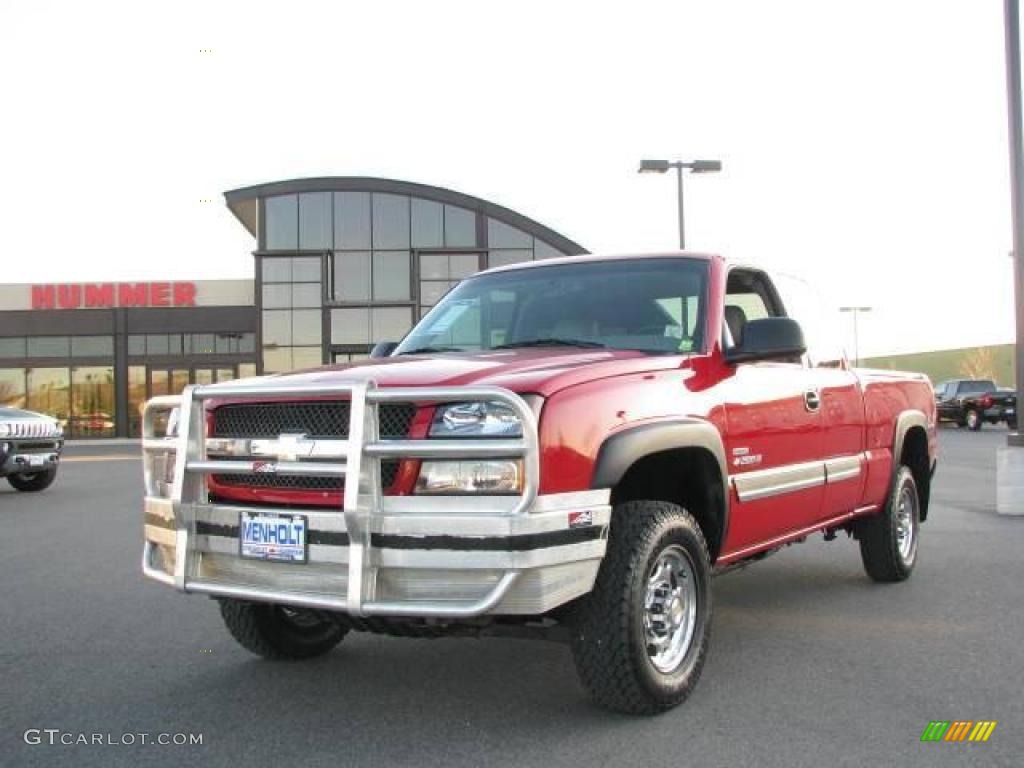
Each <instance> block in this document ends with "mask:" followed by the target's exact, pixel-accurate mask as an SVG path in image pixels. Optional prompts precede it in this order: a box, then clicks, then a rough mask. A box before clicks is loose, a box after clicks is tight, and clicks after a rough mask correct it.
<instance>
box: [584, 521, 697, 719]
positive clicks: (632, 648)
mask: <svg viewBox="0 0 1024 768" xmlns="http://www.w3.org/2000/svg"><path fill="white" fill-rule="evenodd" d="M710 571H711V567H710V562H709V557H708V549H707V544H706V543H705V540H704V535H703V533H702V532H701V529H700V527H699V526H698V525H697V522H696V521H695V520H694V519H693V517H692V516H691V515H690V514H689V513H688V512H687V511H686V510H685V509H683V508H682V507H679V506H677V505H675V504H670V503H668V502H662V501H631V502H627V503H624V504H620V505H618V506H616V508H615V511H614V513H613V516H612V529H611V538H610V540H609V542H608V551H607V554H606V555H605V559H604V562H602V564H601V569H600V571H599V572H598V575H597V582H596V583H595V585H594V590H593V591H592V592H591V593H590V594H589V595H587V596H586V597H584V598H583V599H582V600H581V601H580V603H579V605H578V606H577V608H576V611H575V614H574V616H573V622H572V651H573V658H574V660H575V662H576V669H577V671H578V672H579V675H580V679H581V680H582V682H583V684H584V686H585V687H586V688H587V690H588V691H589V692H590V695H591V697H592V698H593V699H594V701H595V702H596V703H597V704H598V705H600V706H602V707H604V708H606V709H610V710H613V711H616V712H624V713H627V714H654V713H657V712H662V711H664V710H667V709H670V708H672V707H674V706H676V705H677V704H679V703H681V702H682V701H683V700H684V699H686V697H687V696H689V695H690V693H691V692H692V691H693V688H694V687H695V686H696V684H697V680H698V679H699V678H700V673H701V670H702V668H703V666H704V657H705V654H706V652H707V647H708V640H709V636H710V629H711V579H710Z"/></svg>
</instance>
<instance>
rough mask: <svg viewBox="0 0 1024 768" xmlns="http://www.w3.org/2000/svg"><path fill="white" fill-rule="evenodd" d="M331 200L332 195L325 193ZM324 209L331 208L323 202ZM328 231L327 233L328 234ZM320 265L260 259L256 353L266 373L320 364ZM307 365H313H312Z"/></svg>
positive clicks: (312, 260)
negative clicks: (260, 338) (259, 337)
mask: <svg viewBox="0 0 1024 768" xmlns="http://www.w3.org/2000/svg"><path fill="white" fill-rule="evenodd" d="M323 194H324V195H327V200H328V201H329V199H330V194H331V193H323ZM319 205H322V206H323V208H324V210H325V211H326V212H327V213H330V212H331V211H332V210H333V209H332V207H331V205H330V204H329V202H323V201H322V200H321V202H320V203H319ZM331 230H332V228H330V227H329V228H327V229H326V230H325V231H326V232H330V231H331ZM322 270H323V263H322V261H321V259H320V257H319V256H288V257H284V256H279V257H278V256H275V257H264V258H263V259H262V268H261V273H262V275H263V285H262V286H261V294H260V296H261V299H262V305H263V311H262V313H261V327H262V334H263V347H262V349H261V350H260V354H261V358H262V361H263V370H264V372H265V373H278V372H281V371H289V370H292V369H294V368H296V367H309V366H310V365H319V364H320V362H322V360H323V322H324V318H323V310H322V308H321V307H322V304H323V283H322ZM310 361H315V362H312V363H310Z"/></svg>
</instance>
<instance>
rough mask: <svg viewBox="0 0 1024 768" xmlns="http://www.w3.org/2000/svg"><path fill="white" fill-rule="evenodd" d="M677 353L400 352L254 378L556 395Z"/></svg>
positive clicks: (674, 361) (662, 362)
mask: <svg viewBox="0 0 1024 768" xmlns="http://www.w3.org/2000/svg"><path fill="white" fill-rule="evenodd" d="M679 364H680V358H679V356H677V355H648V354H645V353H643V352H636V351H633V350H622V349H577V348H570V347H565V348H554V349H553V348H551V347H544V348H542V349H538V348H530V349H509V350H495V351H489V352H473V353H468V352H467V353H459V352H446V353H442V354H436V355H401V356H398V357H385V358H380V359H375V360H365V361H362V362H360V363H354V364H348V365H333V366H327V367H324V368H316V369H312V370H307V371H297V372H293V373H286V374H278V375H274V376H267V377H263V378H262V379H255V380H253V381H275V382H281V383H290V384H317V383H329V382H339V381H353V380H355V381H365V380H373V381H374V382H376V384H377V385H378V386H382V387H407V386H408V387H413V386H467V385H493V386H499V387H505V388H507V389H511V390H512V391H514V392H519V393H526V392H535V393H537V394H540V395H545V396H547V395H551V394H553V393H555V392H557V391H559V390H560V389H564V388H565V387H569V386H572V385H574V384H577V383H580V382H583V381H592V380H594V379H601V378H607V377H610V376H621V375H625V374H630V373H637V372H640V371H653V370H669V369H672V368H678V367H679Z"/></svg>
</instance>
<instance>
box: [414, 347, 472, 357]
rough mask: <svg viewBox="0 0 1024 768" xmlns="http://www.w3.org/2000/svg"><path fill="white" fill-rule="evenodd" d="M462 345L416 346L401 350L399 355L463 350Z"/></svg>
mask: <svg viewBox="0 0 1024 768" xmlns="http://www.w3.org/2000/svg"><path fill="white" fill-rule="evenodd" d="M462 351H463V350H462V347H416V348H415V349H406V350H404V351H402V352H399V353H398V354H399V355H429V354H435V353H437V352H462Z"/></svg>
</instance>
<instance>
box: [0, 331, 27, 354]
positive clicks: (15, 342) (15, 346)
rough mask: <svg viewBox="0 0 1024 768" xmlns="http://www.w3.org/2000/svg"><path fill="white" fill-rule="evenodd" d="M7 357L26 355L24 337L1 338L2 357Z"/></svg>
mask: <svg viewBox="0 0 1024 768" xmlns="http://www.w3.org/2000/svg"><path fill="white" fill-rule="evenodd" d="M6 357H25V339H24V338H23V337H20V336H19V337H15V338H7V339H0V359H2V358H6Z"/></svg>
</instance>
